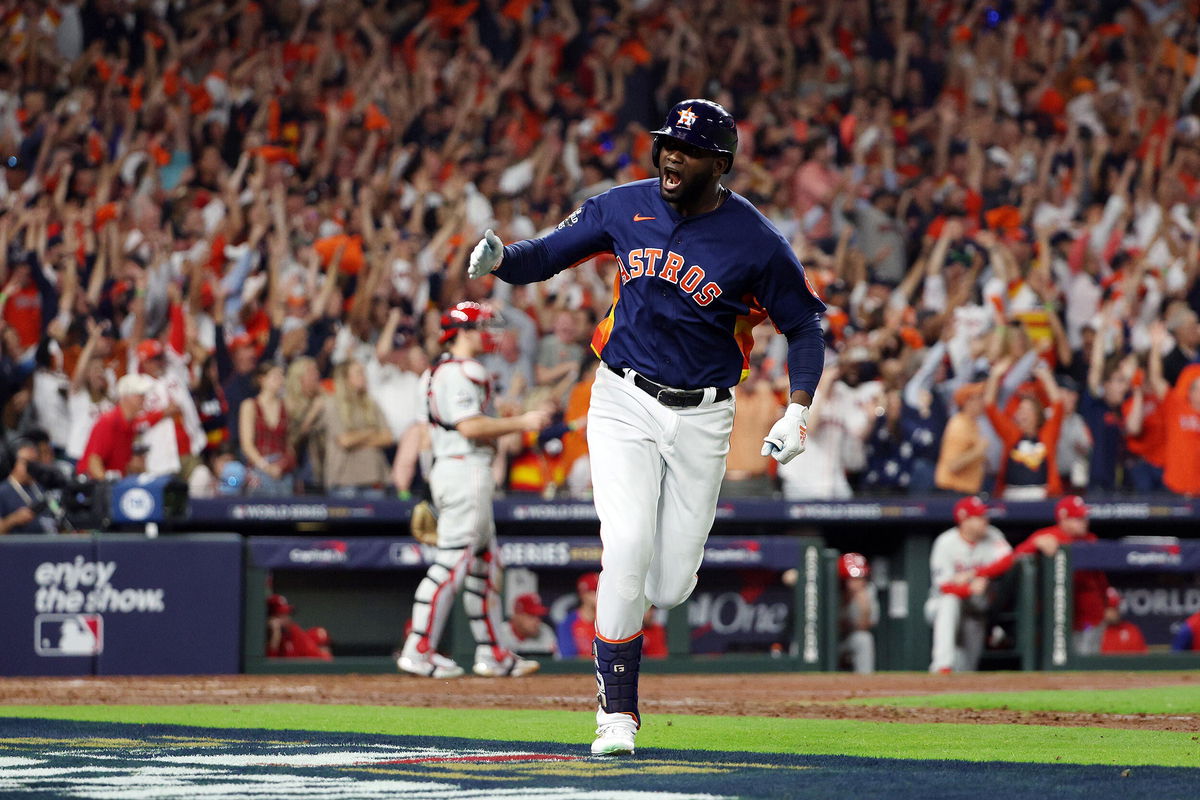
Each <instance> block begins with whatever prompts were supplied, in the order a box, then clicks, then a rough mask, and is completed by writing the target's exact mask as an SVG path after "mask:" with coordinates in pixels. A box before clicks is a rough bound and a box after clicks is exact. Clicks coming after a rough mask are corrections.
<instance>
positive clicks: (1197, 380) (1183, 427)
mask: <svg viewBox="0 0 1200 800" xmlns="http://www.w3.org/2000/svg"><path fill="white" fill-rule="evenodd" d="M1163 413H1164V415H1165V417H1166V428H1167V450H1166V460H1165V462H1164V464H1163V483H1164V484H1165V485H1166V487H1167V488H1168V489H1170V490H1171V491H1172V492H1176V493H1177V494H1187V495H1198V494H1200V364H1192V365H1191V366H1189V367H1185V368H1184V370H1183V372H1181V373H1179V380H1177V381H1176V382H1175V387H1174V388H1173V389H1171V391H1170V392H1168V393H1167V399H1166V400H1165V401H1164V403H1163Z"/></svg>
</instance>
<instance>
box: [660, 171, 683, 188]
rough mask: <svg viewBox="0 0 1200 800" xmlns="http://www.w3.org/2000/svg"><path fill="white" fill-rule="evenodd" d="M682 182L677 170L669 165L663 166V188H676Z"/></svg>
mask: <svg viewBox="0 0 1200 800" xmlns="http://www.w3.org/2000/svg"><path fill="white" fill-rule="evenodd" d="M682 182H683V179H682V178H680V177H679V173H678V172H676V171H675V170H673V169H671V168H670V167H664V168H663V174H662V185H663V188H664V189H668V190H669V189H678V188H679V184H680V183H682Z"/></svg>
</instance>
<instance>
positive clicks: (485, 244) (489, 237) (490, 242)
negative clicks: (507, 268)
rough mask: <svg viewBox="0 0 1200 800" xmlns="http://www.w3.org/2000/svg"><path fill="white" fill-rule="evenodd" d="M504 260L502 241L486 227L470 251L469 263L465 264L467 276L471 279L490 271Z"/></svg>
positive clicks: (480, 276)
mask: <svg viewBox="0 0 1200 800" xmlns="http://www.w3.org/2000/svg"><path fill="white" fill-rule="evenodd" d="M503 260H504V242H502V241H500V237H499V236H497V235H496V234H495V233H494V232H493V231H492V229H491V228H488V229H487V231H486V232H484V234H483V238H482V239H480V240H479V244H477V245H475V249H474V250H472V251H471V263H470V264H469V265H468V266H467V277H468V278H470V279H471V280H475V279H476V278H482V277H483V276H484V275H487V274H489V273H491V272H492V271H493V270H494V269H496V267H498V266H500V262H501V261H503Z"/></svg>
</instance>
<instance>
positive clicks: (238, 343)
mask: <svg viewBox="0 0 1200 800" xmlns="http://www.w3.org/2000/svg"><path fill="white" fill-rule="evenodd" d="M241 347H254V337H253V336H251V335H250V334H248V333H239V334H238V335H237V336H235V337H233V339H232V340H231V341H230V342H229V349H230V350H237V349H238V348H241Z"/></svg>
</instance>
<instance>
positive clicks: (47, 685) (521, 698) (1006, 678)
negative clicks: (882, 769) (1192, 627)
mask: <svg viewBox="0 0 1200 800" xmlns="http://www.w3.org/2000/svg"><path fill="white" fill-rule="evenodd" d="M1197 680H1200V675H1190V674H1182V675H1181V674H1179V673H1155V672H1098V673H1064V674H1057V673H1032V672H1019V673H1017V672H980V673H973V674H960V675H950V676H933V675H920V674H911V673H898V674H879V675H870V676H856V675H848V674H844V673H839V674H815V675H813V674H777V673H771V674H747V675H653V674H644V675H643V676H642V681H641V691H640V694H641V708H642V712H643V713H644V714H655V715H662V714H713V715H716V714H720V715H730V716H767V717H807V718H822V719H861V720H874V721H879V722H964V723H985V724H987V723H1017V724H1027V725H1064V726H1088V727H1106V728H1132V729H1153V730H1168V731H1196V730H1200V714H1185V715H1163V714H1093V713H1072V712H1029V711H1012V710H1004V709H999V710H985V709H978V710H977V709H926V708H896V707H892V706H860V705H849V704H844V703H841V702H840V701H844V700H849V699H853V698H860V697H890V696H896V695H917V694H930V693H937V692H950V693H964V692H988V691H1023V690H1032V689H1072V690H1084V691H1087V690H1100V689H1125V688H1132V687H1150V686H1170V685H1181V684H1192V683H1194V682H1195V681H1197ZM592 687H593V679H592V678H591V677H589V676H587V675H535V676H531V677H527V678H516V679H511V680H510V679H485V678H474V677H471V678H459V679H457V680H453V681H432V680H428V679H424V678H415V677H410V676H402V675H394V676H392V675H230V676H222V677H141V676H139V677H113V678H0V706H2V705H43V704H45V705H101V704H103V705H174V704H179V703H216V704H231V705H232V704H241V703H330V704H341V705H377V706H388V705H395V706H421V707H447V708H553V709H561V710H573V711H587V710H590V709H591V708H593V707H594V706H593V705H592V703H594V702H595V701H594V699H593V697H592ZM0 716H3V708H0Z"/></svg>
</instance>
